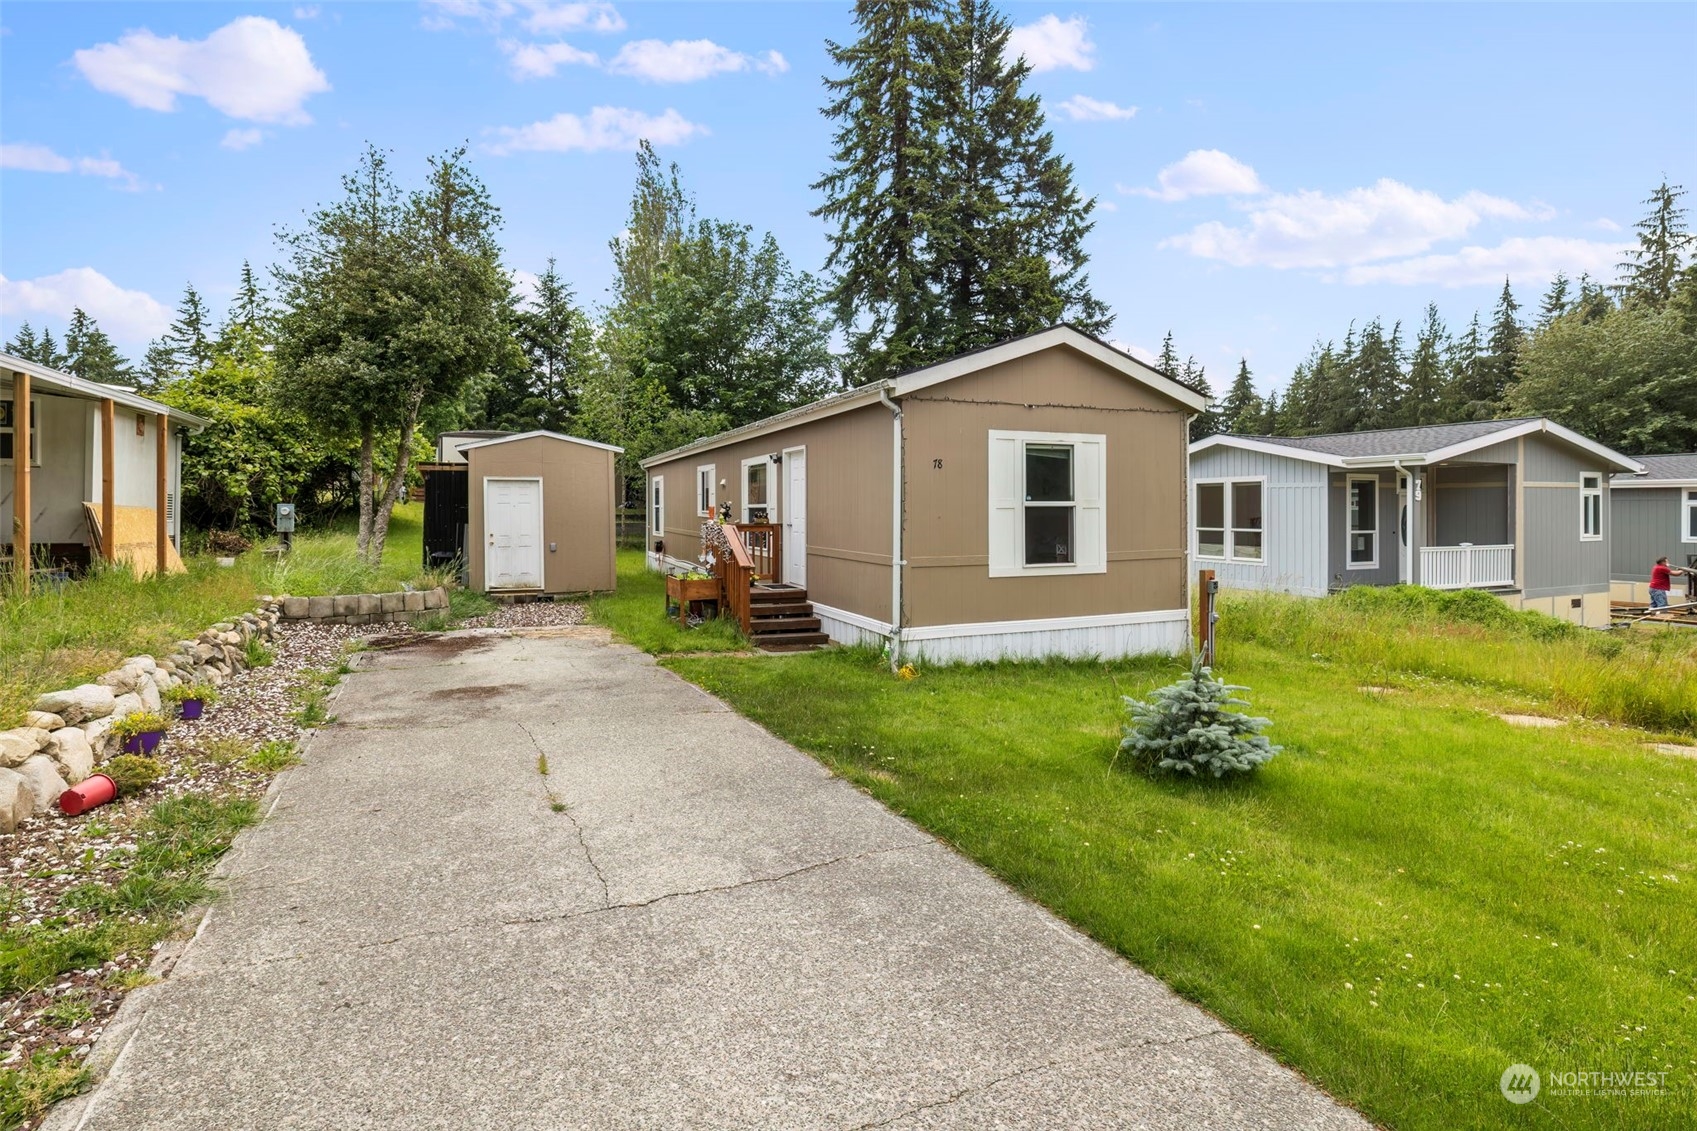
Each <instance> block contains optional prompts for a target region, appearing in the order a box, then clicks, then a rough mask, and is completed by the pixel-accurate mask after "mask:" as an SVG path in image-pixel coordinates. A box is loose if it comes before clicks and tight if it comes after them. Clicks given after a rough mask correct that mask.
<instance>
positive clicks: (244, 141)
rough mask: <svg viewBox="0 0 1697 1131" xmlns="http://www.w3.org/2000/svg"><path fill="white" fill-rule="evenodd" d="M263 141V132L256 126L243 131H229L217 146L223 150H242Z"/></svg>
mask: <svg viewBox="0 0 1697 1131" xmlns="http://www.w3.org/2000/svg"><path fill="white" fill-rule="evenodd" d="M264 140H265V131H264V130H262V129H260V128H258V127H257V126H255V127H252V128H249V129H245V130H230V131H229V132H227V133H226V134H225V135H224V140H222V141H220V142H219V143H218V144H219V145H221V146H223V147H224V148H225V149H235V150H243V149H248V148H251V147H252V146H255V145H258V144H259V143H260V142H262V141H264Z"/></svg>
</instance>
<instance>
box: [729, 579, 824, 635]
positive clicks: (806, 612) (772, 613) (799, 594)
mask: <svg viewBox="0 0 1697 1131" xmlns="http://www.w3.org/2000/svg"><path fill="white" fill-rule="evenodd" d="M748 603H749V632H748V635H749V637H750V638H751V639H752V640H753V641H754V646H755V647H756V648H759V649H760V650H761V651H762V652H809V651H812V650H813V649H815V648H819V647H823V646H824V645H825V644H827V643H829V642H830V637H828V636H826V635H825V634H824V633H823V632H821V631H819V618H818V617H816V616H814V615H813V605H812V603H811V602H809V601H808V599H807V590H806V589H803V588H801V587H800V586H796V585H774V584H771V583H769V582H759V583H756V584H755V585H752V586H750V587H749V591H748Z"/></svg>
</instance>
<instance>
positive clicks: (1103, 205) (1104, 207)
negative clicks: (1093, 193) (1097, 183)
mask: <svg viewBox="0 0 1697 1131" xmlns="http://www.w3.org/2000/svg"><path fill="white" fill-rule="evenodd" d="M1096 210H1097V211H1099V212H1118V211H1119V210H1120V206H1119V205H1117V204H1115V203H1114V202H1113V201H1111V200H1103V199H1101V198H1100V197H1098V198H1097V199H1096Z"/></svg>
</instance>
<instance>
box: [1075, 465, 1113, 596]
mask: <svg viewBox="0 0 1697 1131" xmlns="http://www.w3.org/2000/svg"><path fill="white" fill-rule="evenodd" d="M1103 447H1104V445H1103V442H1102V440H1101V439H1099V438H1094V437H1092V438H1090V439H1083V438H1080V439H1079V440H1078V441H1077V442H1076V443H1075V444H1074V445H1073V488H1072V489H1073V497H1074V498H1076V499H1077V500H1078V514H1077V515H1076V516H1075V522H1074V529H1073V538H1074V540H1075V541H1076V542H1077V552H1076V554H1075V556H1074V561H1076V562H1077V563H1078V568H1079V569H1080V570H1081V571H1089V570H1100V569H1104V568H1106V566H1107V564H1108V544H1107V543H1108V523H1107V509H1106V506H1105V503H1106V500H1105V499H1104V498H1103V496H1104V495H1105V494H1106V493H1107V486H1108V469H1107V453H1106V452H1105V451H1104V450H1103Z"/></svg>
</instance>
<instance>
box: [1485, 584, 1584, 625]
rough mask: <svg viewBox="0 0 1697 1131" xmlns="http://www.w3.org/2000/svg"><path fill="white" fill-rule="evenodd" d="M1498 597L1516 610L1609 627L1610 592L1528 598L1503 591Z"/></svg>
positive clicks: (1582, 623)
mask: <svg viewBox="0 0 1697 1131" xmlns="http://www.w3.org/2000/svg"><path fill="white" fill-rule="evenodd" d="M1499 596H1500V597H1501V598H1502V599H1503V601H1505V602H1506V603H1508V604H1509V605H1511V606H1513V607H1514V608H1517V609H1526V610H1529V611H1531V612H1535V613H1544V614H1547V615H1548V616H1552V617H1555V618H1557V619H1558V620H1565V621H1571V622H1572V623H1574V624H1580V625H1584V626H1585V627H1586V628H1607V627H1609V616H1610V594H1609V593H1608V592H1606V591H1605V592H1601V593H1564V594H1560V595H1557V596H1553V597H1552V596H1537V597H1528V596H1523V595H1521V594H1518V593H1504V594H1499Z"/></svg>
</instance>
